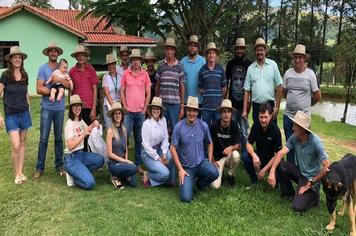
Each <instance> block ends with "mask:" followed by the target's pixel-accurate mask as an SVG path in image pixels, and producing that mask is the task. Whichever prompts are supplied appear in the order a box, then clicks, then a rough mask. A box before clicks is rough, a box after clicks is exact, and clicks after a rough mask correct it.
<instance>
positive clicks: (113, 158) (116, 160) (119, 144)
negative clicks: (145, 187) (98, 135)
mask: <svg viewBox="0 0 356 236" xmlns="http://www.w3.org/2000/svg"><path fill="white" fill-rule="evenodd" d="M125 113H126V110H125V109H124V108H122V106H121V103H120V102H114V103H113V105H112V107H111V110H110V111H109V112H108V113H107V116H108V117H110V118H111V123H112V125H111V127H110V128H109V129H108V131H107V134H106V151H107V154H108V157H109V162H108V167H109V172H110V173H111V176H112V179H111V181H112V183H113V184H114V186H115V188H119V189H120V188H123V186H124V184H125V183H128V184H129V185H131V186H132V187H135V186H136V185H137V182H136V177H135V174H136V172H137V166H136V165H135V164H134V163H133V162H132V161H130V160H129V159H128V150H127V138H126V129H125V127H123V125H122V123H123V120H124V114H125Z"/></svg>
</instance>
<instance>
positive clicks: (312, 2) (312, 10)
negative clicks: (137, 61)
mask: <svg viewBox="0 0 356 236" xmlns="http://www.w3.org/2000/svg"><path fill="white" fill-rule="evenodd" d="M310 4H311V6H310V8H311V9H310V11H311V12H310V32H309V37H310V39H309V40H310V41H309V47H311V46H312V45H313V38H314V0H311V2H310Z"/></svg>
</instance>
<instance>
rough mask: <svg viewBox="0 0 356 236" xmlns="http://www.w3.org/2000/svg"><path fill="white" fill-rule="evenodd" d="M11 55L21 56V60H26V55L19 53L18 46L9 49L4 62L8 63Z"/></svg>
mask: <svg viewBox="0 0 356 236" xmlns="http://www.w3.org/2000/svg"><path fill="white" fill-rule="evenodd" d="M12 55H21V57H22V60H25V59H26V58H27V54H26V53H23V52H21V49H20V47H19V46H13V47H11V48H10V53H9V54H7V55H6V56H5V60H6V61H8V60H9V58H10V57H11V56H12Z"/></svg>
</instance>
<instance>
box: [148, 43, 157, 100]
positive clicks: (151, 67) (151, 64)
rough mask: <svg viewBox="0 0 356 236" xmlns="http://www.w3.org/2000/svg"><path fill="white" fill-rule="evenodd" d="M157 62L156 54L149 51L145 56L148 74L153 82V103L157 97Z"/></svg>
mask: <svg viewBox="0 0 356 236" xmlns="http://www.w3.org/2000/svg"><path fill="white" fill-rule="evenodd" d="M156 61H157V59H156V56H155V54H154V53H153V52H152V51H151V49H148V50H147V52H146V56H145V62H146V66H147V73H148V75H149V76H150V80H151V99H150V100H151V101H152V99H153V97H154V95H155V88H156V69H155V64H156ZM151 101H150V102H151Z"/></svg>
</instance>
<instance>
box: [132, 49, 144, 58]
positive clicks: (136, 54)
mask: <svg viewBox="0 0 356 236" xmlns="http://www.w3.org/2000/svg"><path fill="white" fill-rule="evenodd" d="M130 58H142V55H141V50H140V49H137V48H135V49H132V51H131V55H130Z"/></svg>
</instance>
